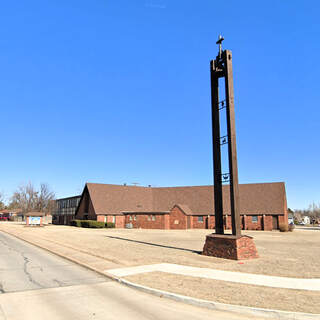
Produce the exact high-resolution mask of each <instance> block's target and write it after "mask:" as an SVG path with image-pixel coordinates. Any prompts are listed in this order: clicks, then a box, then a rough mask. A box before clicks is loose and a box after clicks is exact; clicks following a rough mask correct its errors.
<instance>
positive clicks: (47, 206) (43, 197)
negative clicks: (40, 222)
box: [37, 183, 55, 212]
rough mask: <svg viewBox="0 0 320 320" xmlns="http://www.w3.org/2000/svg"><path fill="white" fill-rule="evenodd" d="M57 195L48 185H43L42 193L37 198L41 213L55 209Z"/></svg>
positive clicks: (41, 187)
mask: <svg viewBox="0 0 320 320" xmlns="http://www.w3.org/2000/svg"><path fill="white" fill-rule="evenodd" d="M54 199H55V194H54V192H52V191H51V190H50V188H49V186H48V185H47V184H46V183H41V185H40V191H39V193H38V197H37V210H39V211H40V212H42V211H43V212H49V211H51V210H52V209H53V206H54V202H53V200H54Z"/></svg>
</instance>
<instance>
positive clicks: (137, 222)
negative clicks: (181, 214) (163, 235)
mask: <svg viewBox="0 0 320 320" xmlns="http://www.w3.org/2000/svg"><path fill="white" fill-rule="evenodd" d="M127 223H131V224H132V227H133V228H142V229H165V215H163V214H131V215H130V214H126V215H125V224H127Z"/></svg>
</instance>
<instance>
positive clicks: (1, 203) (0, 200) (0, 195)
mask: <svg viewBox="0 0 320 320" xmlns="http://www.w3.org/2000/svg"><path fill="white" fill-rule="evenodd" d="M4 208H5V204H4V196H3V193H2V192H0V210H2V209H4Z"/></svg>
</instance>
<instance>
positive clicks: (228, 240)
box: [202, 233, 259, 260]
mask: <svg viewBox="0 0 320 320" xmlns="http://www.w3.org/2000/svg"><path fill="white" fill-rule="evenodd" d="M202 254H203V255H206V256H213V257H218V258H224V259H232V260H244V259H254V258H259V255H258V251H257V249H256V246H255V244H254V242H253V238H252V237H249V236H238V237H237V236H234V235H231V234H230V235H229V234H216V233H212V234H209V235H207V237H206V243H205V244H204V247H203V251H202Z"/></svg>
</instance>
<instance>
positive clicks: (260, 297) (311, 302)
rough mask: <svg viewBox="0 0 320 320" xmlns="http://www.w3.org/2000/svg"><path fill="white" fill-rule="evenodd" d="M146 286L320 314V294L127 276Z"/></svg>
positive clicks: (182, 278) (177, 278)
mask: <svg viewBox="0 0 320 320" xmlns="http://www.w3.org/2000/svg"><path fill="white" fill-rule="evenodd" d="M126 279H127V280H129V281H131V282H135V283H139V284H141V285H144V286H148V287H152V288H156V289H159V290H164V291H169V292H173V293H178V294H182V295H185V296H190V297H195V298H198V299H204V300H210V301H216V302H221V303H227V304H236V305H242V306H250V307H257V308H266V309H276V310H283V311H289V312H306V313H316V314H317V313H320V304H319V301H320V293H319V292H315V291H304V290H289V289H279V288H269V287H262V286H254V285H245V284H237V283H232V282H225V281H217V280H209V279H203V278H196V277H187V276H179V275H173V274H169V273H164V272H152V273H145V274H138V275H133V276H128V277H126Z"/></svg>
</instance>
